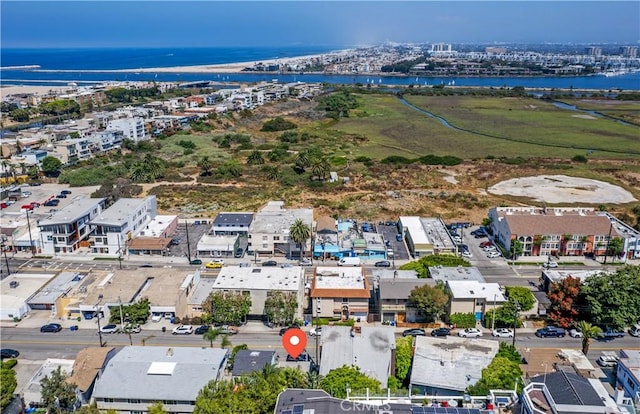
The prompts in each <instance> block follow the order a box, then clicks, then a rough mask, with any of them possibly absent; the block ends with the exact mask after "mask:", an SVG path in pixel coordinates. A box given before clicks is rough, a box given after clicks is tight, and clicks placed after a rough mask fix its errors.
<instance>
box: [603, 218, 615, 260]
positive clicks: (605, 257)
mask: <svg viewBox="0 0 640 414" xmlns="http://www.w3.org/2000/svg"><path fill="white" fill-rule="evenodd" d="M609 220H611V219H609ZM612 231H613V223H609V235H608V236H607V248H606V250H605V251H604V264H607V255H608V254H609V249H610V247H609V243H611V232H612Z"/></svg>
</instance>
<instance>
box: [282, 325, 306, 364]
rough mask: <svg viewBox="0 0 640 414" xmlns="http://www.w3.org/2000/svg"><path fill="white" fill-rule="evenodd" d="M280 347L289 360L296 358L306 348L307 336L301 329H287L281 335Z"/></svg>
mask: <svg viewBox="0 0 640 414" xmlns="http://www.w3.org/2000/svg"><path fill="white" fill-rule="evenodd" d="M282 346H283V347H284V350H285V351H287V353H288V354H289V355H291V358H298V356H299V355H300V354H301V353H302V351H304V348H305V347H306V346H307V335H306V334H305V333H304V332H302V330H301V329H298V328H293V329H287V331H286V332H285V333H284V335H282Z"/></svg>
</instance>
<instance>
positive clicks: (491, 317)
mask: <svg viewBox="0 0 640 414" xmlns="http://www.w3.org/2000/svg"><path fill="white" fill-rule="evenodd" d="M483 318H484V319H483V325H484V327H485V328H492V327H493V326H495V327H497V328H510V327H513V325H514V323H515V324H517V325H516V326H517V327H520V326H522V324H521V322H520V319H519V318H518V319H516V308H515V305H514V303H513V302H511V301H507V302H506V303H505V304H504V305H502V306H498V307H497V308H495V309H490V310H488V311H486V312H485V313H484V315H483Z"/></svg>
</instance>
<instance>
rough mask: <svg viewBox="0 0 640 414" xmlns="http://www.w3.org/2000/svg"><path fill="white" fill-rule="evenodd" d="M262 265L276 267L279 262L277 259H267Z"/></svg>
mask: <svg viewBox="0 0 640 414" xmlns="http://www.w3.org/2000/svg"><path fill="white" fill-rule="evenodd" d="M262 266H264V267H275V266H278V262H276V261H275V260H267V261H266V262H262Z"/></svg>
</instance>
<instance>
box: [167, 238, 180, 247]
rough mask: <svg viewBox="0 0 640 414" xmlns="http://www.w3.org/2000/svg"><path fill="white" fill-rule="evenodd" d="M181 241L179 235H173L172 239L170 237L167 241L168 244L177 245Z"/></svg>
mask: <svg viewBox="0 0 640 414" xmlns="http://www.w3.org/2000/svg"><path fill="white" fill-rule="evenodd" d="M181 241H182V239H180V237H174V238H173V239H171V241H170V242H169V245H170V246H178V245H179V244H180V242H181Z"/></svg>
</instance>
